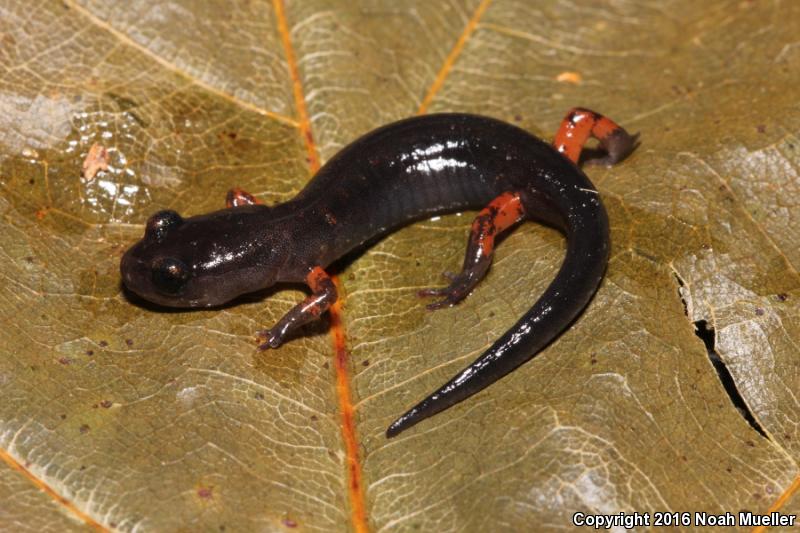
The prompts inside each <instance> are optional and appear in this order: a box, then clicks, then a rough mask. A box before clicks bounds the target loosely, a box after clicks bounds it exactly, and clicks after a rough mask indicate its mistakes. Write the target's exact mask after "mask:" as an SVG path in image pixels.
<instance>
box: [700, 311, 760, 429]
mask: <svg viewBox="0 0 800 533" xmlns="http://www.w3.org/2000/svg"><path fill="white" fill-rule="evenodd" d="M694 334H695V335H697V336H698V337H699V338H700V340H701V341H703V344H705V346H706V352H707V353H708V358H709V359H710V360H711V364H712V365H714V370H716V371H717V377H719V380H720V381H721V382H722V386H723V387H724V388H725V392H727V393H728V397H729V398H730V399H731V402H732V403H733V405H734V407H736V410H737V411H739V414H741V415H742V417H743V418H744V419H745V420H746V421H747V423H748V424H750V427H751V428H753V429H755V430H756V431H758V433H759V434H760V435H761V436H762V437H764V438H765V439H768V438H769V437H767V434H766V432H765V431H764V429H763V428H762V427H761V424H759V423H758V422H757V421H756V419H755V417H754V416H753V413H752V412H751V411H750V408H749V407H748V406H747V403H745V401H744V398H742V395H741V394H739V389H737V388H736V382H734V381H733V376H731V373H730V371H729V370H728V367H727V366H726V365H725V362H724V361H723V360H722V358H720V356H719V354H718V353H717V351H716V349H715V347H714V337H715V334H714V328H711V327H709V326H708V322H706V321H705V320H698V321H696V322H695V323H694Z"/></svg>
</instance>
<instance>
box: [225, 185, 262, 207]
mask: <svg viewBox="0 0 800 533" xmlns="http://www.w3.org/2000/svg"><path fill="white" fill-rule="evenodd" d="M260 203H262V202H261V200H259V199H258V198H256V197H255V196H253V195H252V194H250V193H249V192H246V191H243V190H242V189H240V188H239V187H234V188H233V189H231V190H229V191H228V194H227V195H226V196H225V207H239V206H240V205H254V204H260Z"/></svg>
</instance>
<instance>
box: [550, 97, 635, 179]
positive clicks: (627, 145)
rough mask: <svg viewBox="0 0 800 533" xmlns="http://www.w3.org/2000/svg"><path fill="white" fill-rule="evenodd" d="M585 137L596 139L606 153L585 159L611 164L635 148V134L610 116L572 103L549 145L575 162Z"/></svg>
mask: <svg viewBox="0 0 800 533" xmlns="http://www.w3.org/2000/svg"><path fill="white" fill-rule="evenodd" d="M589 137H594V138H595V139H597V140H598V141H600V147H601V148H602V149H603V150H605V152H606V155H605V156H604V157H596V158H592V159H588V160H587V161H586V163H588V164H594V165H613V164H614V163H618V162H620V161H622V160H623V159H625V157H627V156H628V154H630V153H631V152H632V151H633V150H634V149H635V148H636V146H637V140H638V139H639V134H638V133H637V134H635V135H631V134H629V133H628V132H627V131H625V128H623V127H622V126H620V125H618V124H617V123H616V122H614V121H613V120H611V119H610V118H608V117H604V116H603V115H601V114H600V113H597V112H595V111H592V110H591V109H584V108H582V107H575V108H573V109H570V111H569V113H567V116H566V117H564V120H563V121H562V122H561V127H560V128H559V129H558V133H556V138H555V139H554V140H553V147H554V148H555V149H556V150H558V151H559V152H561V153H562V154H564V155H565V156H566V157H567V158H569V159H570V160H571V161H572V162H573V163H575V164H577V163H578V159H579V158H580V156H581V152H582V151H583V148H584V145H585V144H586V141H588V140H589Z"/></svg>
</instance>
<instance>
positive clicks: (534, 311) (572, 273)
mask: <svg viewBox="0 0 800 533" xmlns="http://www.w3.org/2000/svg"><path fill="white" fill-rule="evenodd" d="M585 192H586V193H587V194H591V195H593V196H594V198H591V200H592V201H591V202H589V204H590V205H591V206H592V207H594V208H589V209H585V210H579V211H577V212H575V211H573V212H572V213H570V214H569V216H568V217H567V252H566V256H565V257H564V262H563V263H562V264H561V268H560V269H559V271H558V273H557V274H556V277H555V279H554V280H553V281H552V283H550V285H549V286H548V287H547V289H546V290H545V291H544V294H542V296H541V297H540V298H539V299H538V300H537V301H536V303H535V304H534V305H533V307H532V308H531V309H530V311H528V312H527V313H526V314H525V315H524V316H523V317H522V318H521V319H520V320H519V321H518V322H517V323H516V324H515V325H514V326H513V327H512V328H511V329H509V330H508V331H507V332H506V333H505V334H503V335H502V336H501V337H500V338H499V339H497V341H495V343H494V344H493V345H492V346H491V347H490V348H489V349H488V350H486V352H484V353H483V355H481V356H480V357H478V358H477V359H476V360H475V361H474V362H472V363H471V364H470V365H469V366H468V367H466V368H465V369H463V370H462V371H461V372H459V373H458V374H457V375H456V376H455V377H453V378H452V379H451V380H450V381H448V382H447V383H445V384H444V385H443V386H442V387H440V388H439V389H438V390H437V391H436V392H434V393H433V394H431V395H430V396H428V397H427V398H425V399H424V400H422V401H421V402H419V403H418V404H417V405H416V406H414V407H413V408H412V409H410V410H409V411H408V412H406V413H405V414H404V415H403V416H401V417H400V418H398V419H397V420H395V421H394V422H393V423H392V425H390V426H389V428H388V429H387V430H386V436H387V437H389V438H391V437H394V436H396V435H398V434H400V433H401V432H402V431H404V430H406V429H408V428H410V427H411V426H413V425H415V424H417V423H418V422H420V421H422V420H424V419H426V418H428V417H430V416H433V415H435V414H436V413H439V412H440V411H443V410H445V409H447V408H448V407H451V406H452V405H455V404H456V403H458V402H460V401H462V400H464V399H466V398H469V397H470V396H472V395H473V394H475V393H477V392H479V391H481V390H483V389H485V388H486V387H488V386H489V385H491V384H493V383H494V382H495V381H497V380H499V379H500V378H502V377H503V376H505V375H506V374H508V373H509V372H511V371H512V370H514V369H515V368H517V367H518V366H520V365H522V364H523V363H525V362H527V361H529V360H530V359H532V358H533V357H534V356H535V355H536V354H537V353H538V352H539V351H540V350H542V348H544V347H545V346H547V345H548V344H549V343H550V342H552V341H553V340H554V339H555V338H556V337H558V335H559V334H561V332H563V331H564V330H565V329H566V328H567V327H568V326H569V324H570V323H571V322H572V321H573V320H574V319H575V317H577V316H578V315H579V314H580V312H581V311H582V310H583V308H584V307H586V305H587V304H588V303H589V300H591V298H592V296H593V295H594V293H595V291H596V290H597V287H598V285H599V284H600V280H601V279H602V277H603V273H604V272H605V269H606V264H607V262H608V251H609V238H608V218H607V215H606V212H605V208H604V207H603V205H602V203H601V202H600V201H599V197H598V196H597V192H596V191H593V190H586V191H585ZM578 205H580V204H578ZM584 205H587V204H584Z"/></svg>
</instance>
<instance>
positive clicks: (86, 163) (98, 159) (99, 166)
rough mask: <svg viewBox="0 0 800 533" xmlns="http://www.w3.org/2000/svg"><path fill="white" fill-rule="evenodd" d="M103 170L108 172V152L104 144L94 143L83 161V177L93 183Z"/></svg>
mask: <svg viewBox="0 0 800 533" xmlns="http://www.w3.org/2000/svg"><path fill="white" fill-rule="evenodd" d="M101 170H102V171H106V170H108V150H107V149H106V147H105V146H103V145H102V144H100V143H94V144H93V145H92V147H91V148H89V153H88V154H86V159H84V160H83V177H84V178H86V179H87V180H89V181H91V180H93V179H94V177H95V176H97V173H98V172H100V171H101Z"/></svg>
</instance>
